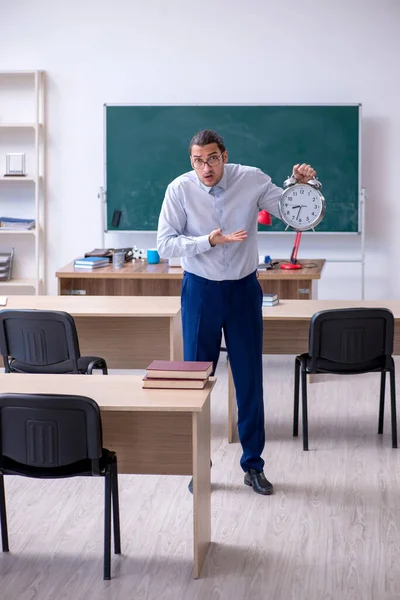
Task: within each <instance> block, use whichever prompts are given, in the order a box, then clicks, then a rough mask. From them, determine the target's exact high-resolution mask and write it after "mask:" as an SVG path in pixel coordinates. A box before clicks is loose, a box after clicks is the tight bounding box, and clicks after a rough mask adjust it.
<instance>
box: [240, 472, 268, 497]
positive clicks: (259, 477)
mask: <svg viewBox="0 0 400 600" xmlns="http://www.w3.org/2000/svg"><path fill="white" fill-rule="evenodd" d="M244 483H245V485H250V486H251V487H252V488H253V490H254V491H255V492H257V494H263V495H264V496H269V495H270V494H272V493H273V491H274V486H273V485H272V483H270V482H269V481H268V479H267V478H266V477H265V475H264V471H261V473H259V472H258V471H256V470H255V469H249V470H248V471H247V472H246V473H245V475H244Z"/></svg>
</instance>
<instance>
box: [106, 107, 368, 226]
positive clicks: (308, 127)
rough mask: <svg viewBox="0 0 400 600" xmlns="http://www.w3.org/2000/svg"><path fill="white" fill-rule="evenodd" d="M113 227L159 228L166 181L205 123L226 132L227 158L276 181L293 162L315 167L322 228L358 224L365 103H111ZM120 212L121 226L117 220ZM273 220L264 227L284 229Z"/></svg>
mask: <svg viewBox="0 0 400 600" xmlns="http://www.w3.org/2000/svg"><path fill="white" fill-rule="evenodd" d="M105 111H106V115H105V123H106V132H105V136H106V137H105V145H106V157H105V158H106V173H105V175H106V182H105V189H106V194H107V196H106V197H107V229H108V230H120V231H123V230H136V231H140V230H142V231H154V230H156V229H157V223H158V216H159V213H160V207H161V204H162V201H163V198H164V194H165V190H166V187H167V185H168V184H169V183H170V182H171V181H172V180H173V179H175V177H177V176H178V175H180V174H182V173H185V172H186V171H189V170H191V166H190V162H189V155H188V145H189V142H190V139H191V138H192V136H193V135H194V134H195V133H196V132H197V131H200V130H201V129H213V130H214V131H217V132H218V133H219V134H220V135H221V136H222V137H223V139H224V141H225V145H226V148H227V150H228V153H229V162H232V163H240V164H243V165H251V166H256V167H259V168H260V169H262V170H263V171H265V172H266V173H268V175H270V176H271V177H272V180H273V182H274V183H276V184H277V185H282V183H283V181H284V180H285V179H286V177H287V176H288V175H290V173H291V169H292V166H293V165H294V164H295V163H302V162H306V163H309V164H311V165H312V166H313V167H314V168H315V169H316V171H317V173H318V177H319V179H320V181H321V183H322V185H323V193H324V195H325V198H326V202H327V211H326V216H325V218H324V220H323V221H322V222H321V223H320V225H318V228H317V230H318V231H321V232H358V231H359V193H360V189H359V186H360V178H359V168H360V157H359V138H360V131H359V126H360V106H359V105H351V106H350V105H323V106H305V105H299V106H294V105H287V106H272V105H264V106H231V105H229V106H115V105H106V106H105ZM115 210H119V211H121V216H120V220H119V224H118V226H113V225H112V218H113V214H114V211H115ZM283 229H284V226H283V224H282V223H281V222H280V221H279V219H275V218H274V219H273V224H272V227H263V226H261V225H260V226H259V230H260V231H264V230H265V231H271V230H272V231H282V230H283Z"/></svg>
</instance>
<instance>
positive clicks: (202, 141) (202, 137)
mask: <svg viewBox="0 0 400 600" xmlns="http://www.w3.org/2000/svg"><path fill="white" fill-rule="evenodd" d="M208 144H217V145H218V148H219V149H220V151H221V152H225V144H224V140H223V139H222V137H221V136H220V135H218V133H215V131H211V130H210V129H203V131H198V132H197V133H196V134H195V135H194V136H193V137H192V139H191V140H190V144H189V156H191V155H192V147H193V146H208Z"/></svg>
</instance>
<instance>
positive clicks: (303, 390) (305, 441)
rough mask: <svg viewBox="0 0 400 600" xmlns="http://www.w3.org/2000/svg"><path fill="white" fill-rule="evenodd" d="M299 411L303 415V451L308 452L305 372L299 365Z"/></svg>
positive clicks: (303, 367) (303, 366)
mask: <svg viewBox="0 0 400 600" xmlns="http://www.w3.org/2000/svg"><path fill="white" fill-rule="evenodd" d="M301 399H302V404H301V410H302V414H303V450H308V414H307V371H306V368H305V365H301Z"/></svg>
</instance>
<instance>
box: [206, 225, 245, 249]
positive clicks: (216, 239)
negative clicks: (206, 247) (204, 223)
mask: <svg viewBox="0 0 400 600" xmlns="http://www.w3.org/2000/svg"><path fill="white" fill-rule="evenodd" d="M246 238H247V231H244V229H240V230H239V231H235V232H234V233H228V234H227V235H224V234H223V233H222V229H215V230H214V231H212V232H211V233H210V235H209V236H208V241H209V242H210V244H211V246H217V245H218V244H230V243H231V242H243V241H244V240H245V239H246Z"/></svg>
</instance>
